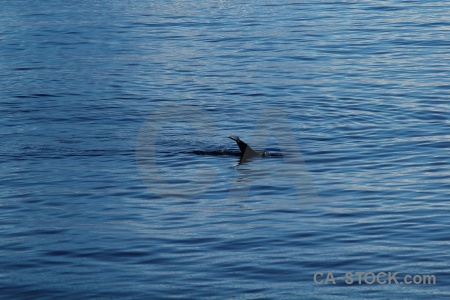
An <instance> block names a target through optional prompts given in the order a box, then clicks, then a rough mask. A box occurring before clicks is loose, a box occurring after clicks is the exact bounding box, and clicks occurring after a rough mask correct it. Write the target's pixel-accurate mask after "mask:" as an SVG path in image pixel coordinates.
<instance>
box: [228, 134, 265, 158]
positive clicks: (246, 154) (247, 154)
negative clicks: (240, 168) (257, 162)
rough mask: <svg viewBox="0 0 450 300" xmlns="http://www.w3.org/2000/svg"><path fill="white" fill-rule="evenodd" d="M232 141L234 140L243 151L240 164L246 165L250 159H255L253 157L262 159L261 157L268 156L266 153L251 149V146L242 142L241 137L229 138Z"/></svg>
mask: <svg viewBox="0 0 450 300" xmlns="http://www.w3.org/2000/svg"><path fill="white" fill-rule="evenodd" d="M229 138H230V139H232V140H233V141H235V142H236V144H237V145H238V147H239V149H240V150H241V159H240V161H239V163H240V164H241V163H245V162H247V161H248V160H249V159H251V158H253V157H261V156H267V153H266V152H257V151H255V150H253V149H252V147H250V146H249V145H247V144H246V143H245V142H244V141H242V140H241V139H240V138H239V137H237V136H236V137H232V136H230V137H229Z"/></svg>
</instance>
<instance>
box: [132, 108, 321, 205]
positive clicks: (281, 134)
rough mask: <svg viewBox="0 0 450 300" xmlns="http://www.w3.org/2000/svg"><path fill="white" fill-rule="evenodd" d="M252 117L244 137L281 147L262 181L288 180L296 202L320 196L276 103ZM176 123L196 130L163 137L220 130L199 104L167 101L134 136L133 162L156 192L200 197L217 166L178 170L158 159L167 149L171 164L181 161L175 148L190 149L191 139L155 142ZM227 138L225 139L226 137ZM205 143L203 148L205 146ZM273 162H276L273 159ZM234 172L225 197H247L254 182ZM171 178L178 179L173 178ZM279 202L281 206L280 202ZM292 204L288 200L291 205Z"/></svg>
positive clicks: (202, 135) (202, 136)
mask: <svg viewBox="0 0 450 300" xmlns="http://www.w3.org/2000/svg"><path fill="white" fill-rule="evenodd" d="M256 116H257V119H256V122H254V126H252V128H249V130H248V132H245V135H246V137H248V140H247V141H251V142H252V143H254V144H256V145H258V147H259V148H261V147H266V148H267V146H270V145H269V142H271V141H275V142H276V144H277V146H278V147H279V148H280V153H279V154H280V157H279V158H276V159H277V160H276V164H277V166H278V167H277V168H278V169H277V173H276V174H274V173H273V174H271V175H270V176H272V178H265V182H267V184H269V185H270V182H271V180H278V182H280V181H282V183H283V185H285V184H288V185H289V186H290V187H291V189H292V190H294V191H295V193H296V199H297V198H298V201H295V202H297V204H299V203H303V204H305V203H304V202H309V203H311V202H316V201H318V199H319V197H318V196H317V192H316V189H315V187H314V186H313V184H312V180H311V176H310V174H309V173H308V170H307V168H306V165H305V162H304V160H303V158H302V156H301V152H300V147H299V145H298V142H297V140H296V137H295V135H294V132H293V129H292V126H291V124H290V123H289V122H288V119H287V115H286V113H285V112H284V111H283V110H281V109H278V108H264V109H262V110H261V111H259V112H257V114H256ZM174 126H178V127H186V128H191V129H193V130H194V131H195V134H194V135H191V136H189V137H184V139H183V138H182V137H177V136H176V133H175V134H173V133H172V135H170V136H169V137H166V138H169V139H170V138H171V139H174V140H180V141H189V140H191V139H192V138H194V139H195V138H198V139H202V140H203V141H208V140H209V138H210V136H211V133H214V134H215V136H217V135H219V134H218V133H220V132H223V131H220V130H219V127H218V126H217V124H216V122H215V120H214V118H213V117H212V116H211V115H210V114H209V113H208V112H207V111H206V110H205V109H202V108H201V107H198V106H187V105H184V106H183V105H176V106H175V105H173V106H170V105H168V106H164V107H161V108H159V109H156V110H155V111H154V112H153V113H152V114H151V115H149V116H148V117H147V120H146V121H145V122H144V123H143V125H142V126H141V129H140V131H139V134H138V137H137V141H136V165H137V168H138V171H139V175H140V177H141V179H142V181H143V182H144V184H145V185H146V187H147V188H148V189H149V191H150V192H151V193H153V194H155V195H157V196H158V197H161V198H168V199H170V198H171V197H183V198H185V199H189V198H197V197H200V196H201V194H202V193H205V191H207V190H208V189H209V188H211V187H213V186H214V185H216V184H217V183H218V182H220V180H223V178H220V176H219V174H218V172H217V169H214V167H213V166H209V167H208V165H207V163H202V164H197V165H194V166H191V167H189V165H188V164H187V165H188V166H187V167H186V168H185V169H182V170H181V171H180V170H179V169H174V170H172V171H173V172H171V167H170V165H171V164H170V163H167V162H165V163H162V162H161V161H160V160H159V158H160V156H161V152H160V151H161V149H163V150H164V151H165V154H167V157H169V158H172V159H173V160H174V161H172V162H171V163H172V165H177V164H179V163H178V162H177V161H176V160H177V157H178V159H179V157H181V156H180V155H181V154H180V153H178V151H183V153H182V154H183V155H186V153H189V152H188V151H187V150H186V149H187V148H189V147H190V145H189V144H187V145H185V147H184V148H183V145H179V144H172V146H173V147H174V148H173V149H167V148H170V147H171V145H170V143H169V146H166V145H165V146H161V145H158V141H160V138H161V136H165V135H163V134H162V131H164V133H167V128H170V127H174ZM180 132H181V131H180ZM180 135H183V133H180ZM223 135H224V139H225V138H227V137H228V135H227V134H226V133H225V134H223ZM227 141H229V140H228V139H227ZM204 146H205V147H207V146H208V145H204ZM180 149H181V150H180ZM197 150H201V149H197ZM192 155H194V154H192ZM224 155H226V153H224ZM258 159H260V158H258ZM258 159H256V160H258ZM261 159H265V158H264V157H263V158H261ZM207 161H208V160H206V162H207ZM271 162H272V163H274V162H275V161H274V159H273V160H272V161H271ZM252 163H253V162H250V163H249V164H250V166H248V165H247V166H246V169H247V170H248V169H251V164H252ZM233 171H234V172H235V173H236V174H235V175H234V176H235V178H234V179H235V180H234V181H232V182H231V183H230V188H229V190H228V191H227V193H228V194H227V197H232V198H239V199H245V198H246V197H248V195H249V191H250V189H251V188H252V185H254V184H255V183H254V182H253V181H251V180H241V179H242V174H239V170H233ZM274 172H275V171H274ZM268 174H270V172H268ZM174 178H175V179H177V180H174ZM199 185H201V189H196V188H195V186H199ZM290 195H291V196H292V192H290ZM275 197H276V196H275ZM279 204H280V205H281V203H279ZM293 204H294V203H292V201H290V203H289V206H290V208H292V205H293Z"/></svg>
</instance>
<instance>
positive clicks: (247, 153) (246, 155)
mask: <svg viewBox="0 0 450 300" xmlns="http://www.w3.org/2000/svg"><path fill="white" fill-rule="evenodd" d="M229 138H230V139H232V140H233V141H235V142H236V144H237V145H238V147H239V150H240V151H229V150H214V151H200V150H197V151H192V152H190V153H194V154H198V155H234V156H239V157H240V159H239V164H242V163H246V162H248V161H249V160H250V159H252V158H256V157H266V156H274V157H282V156H283V155H281V154H280V153H268V152H266V151H256V150H253V148H252V147H250V146H249V145H248V144H247V143H245V142H244V141H243V140H241V139H240V138H239V137H237V136H235V137H233V136H230V137H229Z"/></svg>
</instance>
